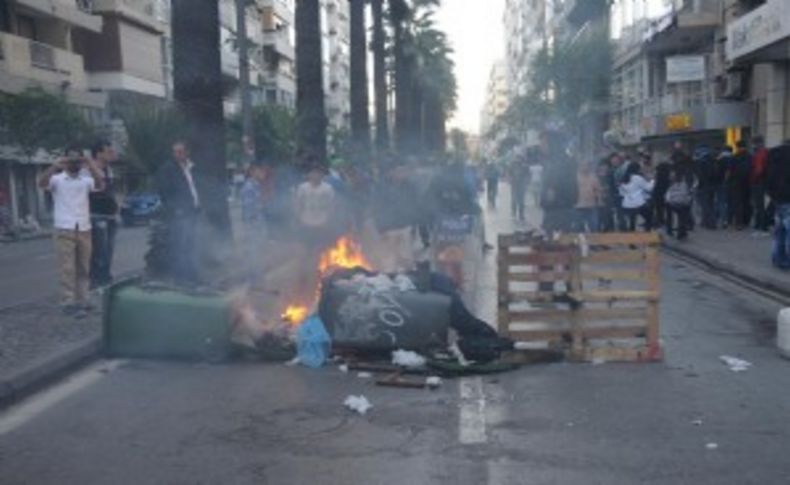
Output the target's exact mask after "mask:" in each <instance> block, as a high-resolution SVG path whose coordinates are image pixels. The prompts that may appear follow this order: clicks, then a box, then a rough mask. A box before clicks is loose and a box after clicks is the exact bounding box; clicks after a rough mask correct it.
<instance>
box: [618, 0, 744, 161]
mask: <svg viewBox="0 0 790 485" xmlns="http://www.w3.org/2000/svg"><path fill="white" fill-rule="evenodd" d="M644 5H645V4H644V2H641V1H639V0H619V1H618V2H616V3H615V5H614V7H613V10H612V24H613V33H614V38H615V55H614V64H613V71H612V83H611V106H610V112H611V116H610V128H611V130H612V132H613V133H616V134H617V135H618V136H617V138H618V139H619V140H621V142H622V143H624V144H625V145H636V144H642V145H645V146H647V147H649V148H650V149H652V150H654V151H657V152H668V151H669V150H670V148H671V145H672V144H673V143H674V142H675V141H681V142H683V143H684V144H685V145H686V146H687V147H688V148H689V149H690V148H692V147H694V146H696V145H699V144H706V145H708V146H711V147H720V146H723V145H724V144H725V143H727V142H728V141H730V142H731V141H732V139H733V136H741V135H740V133H742V132H743V131H744V129H746V130H747V131H748V127H750V126H751V124H752V120H753V113H754V110H753V104H752V103H749V102H747V101H745V99H744V98H743V96H741V94H740V93H737V92H733V91H731V90H729V89H728V88H727V79H728V68H727V63H726V59H725V52H724V40H725V39H726V32H727V22H728V18H727V14H726V12H727V9H726V8H725V7H726V5H725V2H724V1H723V0H673V1H671V2H668V3H666V4H662V8H661V9H657V10H653V11H650V10H648V9H645V8H643V6H644ZM734 133H735V134H738V135H733V134H734Z"/></svg>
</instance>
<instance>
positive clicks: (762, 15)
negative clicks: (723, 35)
mask: <svg viewBox="0 0 790 485" xmlns="http://www.w3.org/2000/svg"><path fill="white" fill-rule="evenodd" d="M789 37H790V9H788V8H787V4H786V3H785V0H768V1H767V2H766V3H765V4H763V5H762V6H760V7H758V8H756V9H754V10H752V11H751V12H749V13H747V14H746V15H744V16H742V17H740V18H739V19H736V20H734V21H733V22H731V23H730V25H728V26H727V47H726V50H727V60H728V61H730V62H733V61H737V60H739V59H741V58H744V57H747V56H748V57H750V58H752V59H751V60H753V61H755V62H759V61H764V62H771V61H777V60H786V59H788V58H790V47H789V46H788V45H787V42H781V41H782V40H785V39H787V38H789Z"/></svg>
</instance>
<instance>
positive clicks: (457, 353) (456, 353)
mask: <svg viewBox="0 0 790 485" xmlns="http://www.w3.org/2000/svg"><path fill="white" fill-rule="evenodd" d="M450 353H451V354H453V357H455V358H456V359H457V360H458V363H459V364H460V365H461V367H469V361H468V360H466V356H464V353H463V352H461V349H460V348H459V347H458V342H454V343H453V345H451V346H450Z"/></svg>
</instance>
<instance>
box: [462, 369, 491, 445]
mask: <svg viewBox="0 0 790 485" xmlns="http://www.w3.org/2000/svg"><path fill="white" fill-rule="evenodd" d="M458 386H459V388H460V389H459V394H460V395H461V412H460V413H459V416H458V440H459V441H460V442H461V444H463V445H472V444H479V443H485V442H486V441H488V437H487V436H486V396H485V393H484V392H483V379H481V378H480V377H474V378H471V379H461V380H460V381H459V383H458Z"/></svg>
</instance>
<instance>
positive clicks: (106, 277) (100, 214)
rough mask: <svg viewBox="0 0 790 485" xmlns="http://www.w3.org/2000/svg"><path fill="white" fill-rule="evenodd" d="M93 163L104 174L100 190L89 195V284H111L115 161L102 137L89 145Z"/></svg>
mask: <svg viewBox="0 0 790 485" xmlns="http://www.w3.org/2000/svg"><path fill="white" fill-rule="evenodd" d="M91 154H92V156H93V162H94V163H95V164H96V168H97V169H98V170H99V171H101V173H102V175H104V189H103V190H101V191H97V192H91V194H90V209H91V244H92V246H93V251H92V252H91V271H90V278H91V287H92V288H99V287H102V286H106V285H109V284H110V283H112V272H111V269H112V259H113V253H114V251H115V233H116V232H117V226H118V210H119V207H118V202H117V201H116V199H115V176H114V173H113V169H112V167H111V164H112V163H113V162H115V160H116V158H117V157H116V154H115V150H114V149H113V147H112V144H111V143H110V142H108V141H106V140H102V141H99V142H97V143H96V144H95V145H94V146H93V147H92V148H91Z"/></svg>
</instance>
